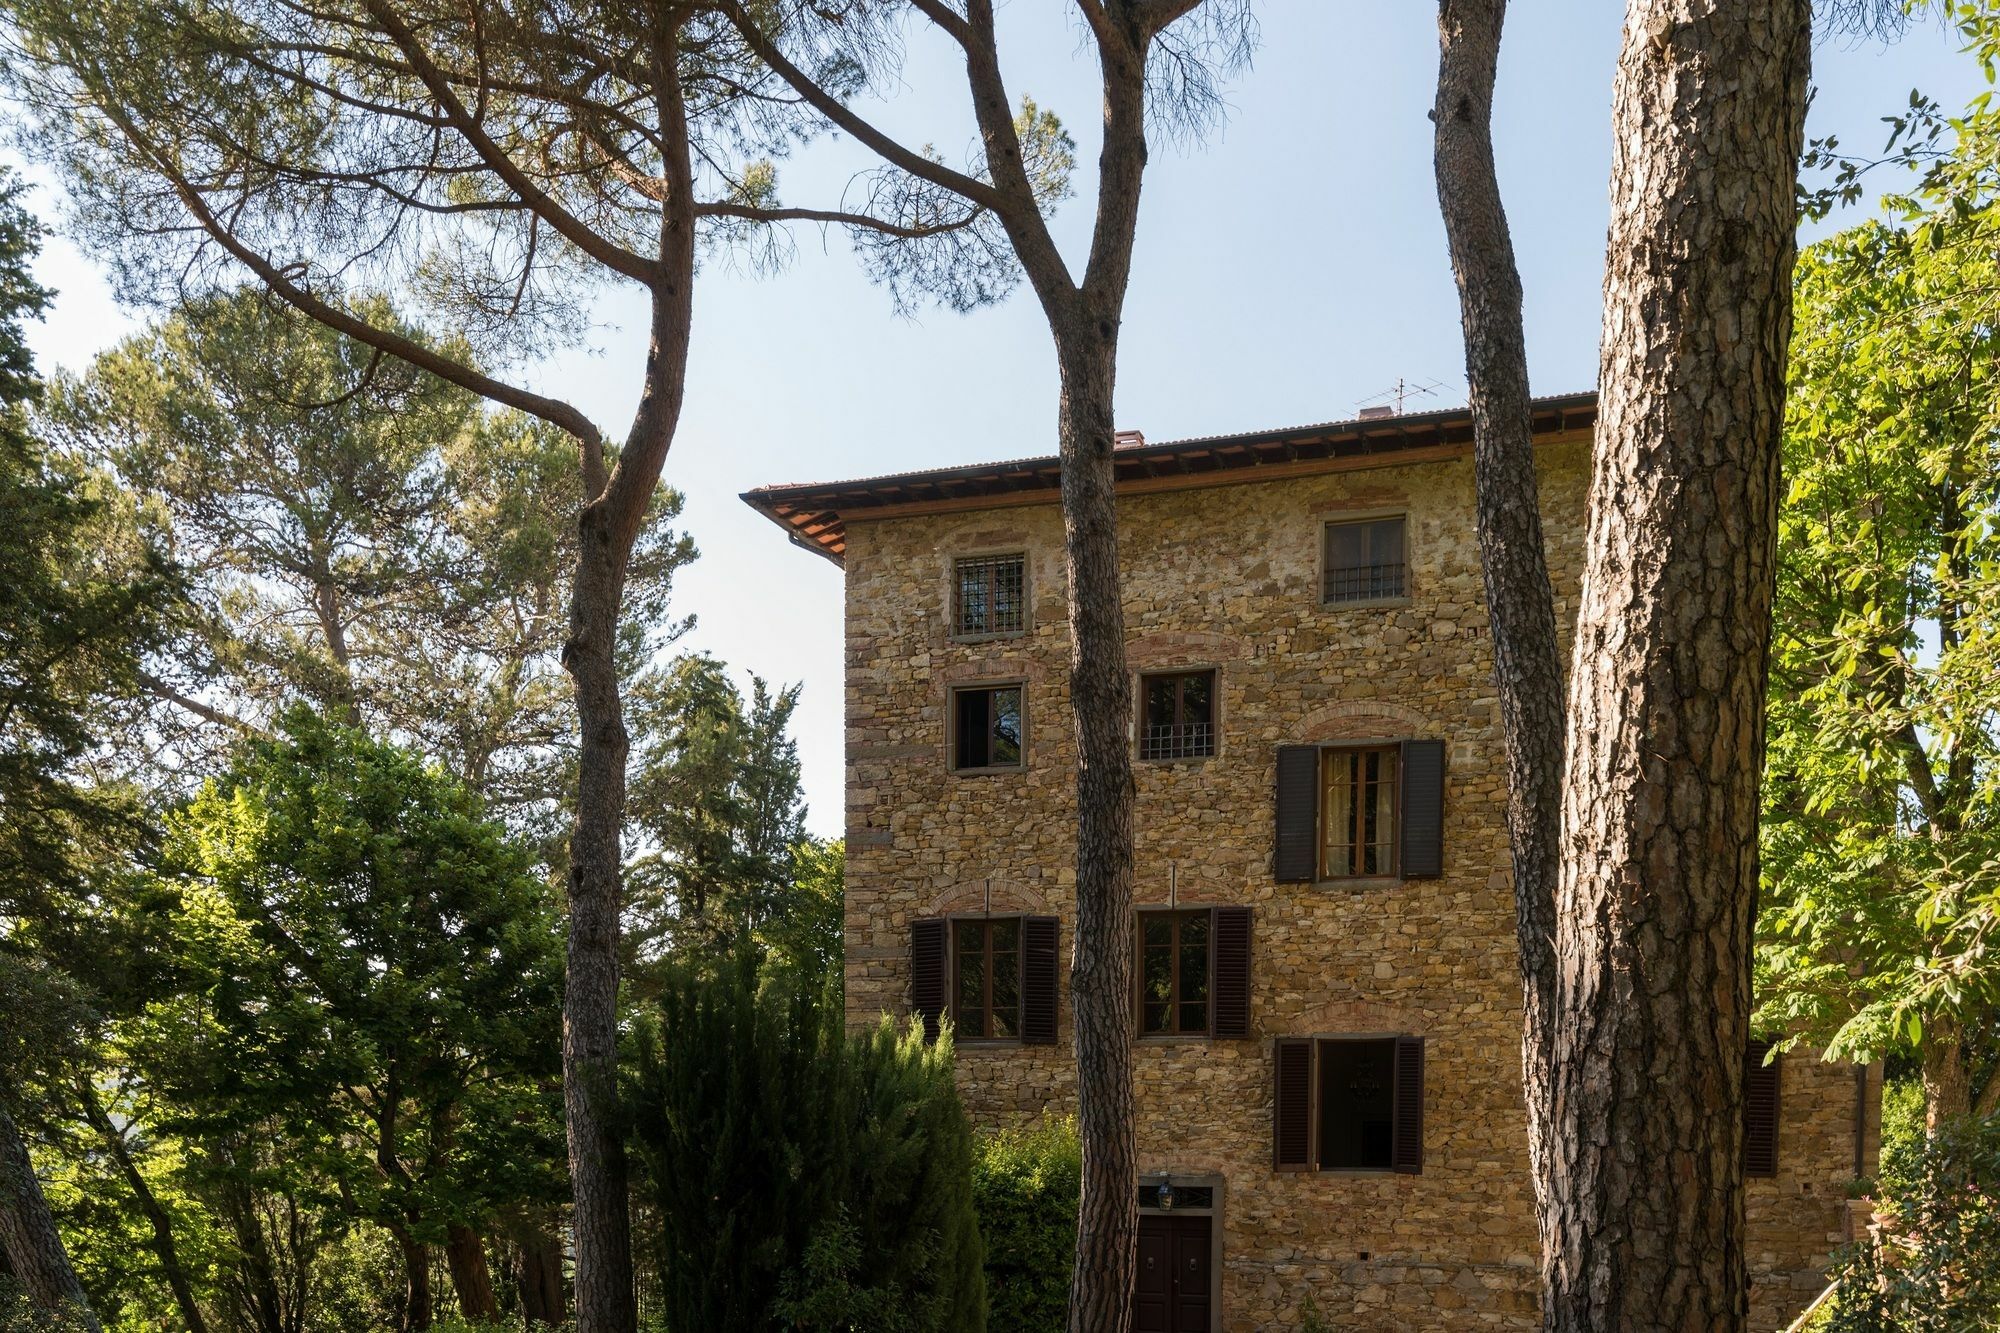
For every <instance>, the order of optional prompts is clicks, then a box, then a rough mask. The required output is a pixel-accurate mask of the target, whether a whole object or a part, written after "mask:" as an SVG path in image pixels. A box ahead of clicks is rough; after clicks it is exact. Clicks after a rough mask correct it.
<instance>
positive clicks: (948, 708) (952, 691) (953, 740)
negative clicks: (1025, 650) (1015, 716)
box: [944, 677, 1028, 777]
mask: <svg viewBox="0 0 2000 1333" xmlns="http://www.w3.org/2000/svg"><path fill="white" fill-rule="evenodd" d="M994 690H1016V691H1018V692H1019V693H1020V696H1021V758H1020V760H1019V761H1018V762H1016V763H1012V764H986V765H983V766H981V767H977V768H961V767H959V763H958V727H959V722H958V696H959V695H961V694H968V693H975V692H978V693H989V692H991V691H994ZM944 698H945V707H944V758H945V767H946V768H948V769H949V770H951V772H953V773H956V774H959V775H961V776H966V777H978V776H982V775H985V774H989V773H1019V772H1022V771H1024V770H1025V769H1026V768H1027V767H1028V682H1027V680H1026V679H1025V678H1023V677H1014V678H1011V679H1006V680H980V681H965V682H963V683H958V684H953V685H950V686H948V687H947V688H946V690H945V696H944Z"/></svg>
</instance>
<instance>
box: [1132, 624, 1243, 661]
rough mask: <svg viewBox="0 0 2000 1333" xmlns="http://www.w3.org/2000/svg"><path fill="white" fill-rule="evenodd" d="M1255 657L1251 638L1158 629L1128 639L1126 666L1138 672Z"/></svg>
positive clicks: (1199, 631) (1202, 631)
mask: <svg viewBox="0 0 2000 1333" xmlns="http://www.w3.org/2000/svg"><path fill="white" fill-rule="evenodd" d="M1253 656H1255V653H1254V652H1253V650H1252V649H1251V646H1250V641H1249V640H1248V639H1245V638H1242V637H1240V636H1238V635H1235V634H1216V633H1212V632H1210V631H1208V630H1158V631H1155V632H1154V633H1151V634H1141V635H1139V636H1138V637H1137V638H1133V639H1127V640H1126V641H1125V661H1126V665H1127V666H1130V667H1131V668H1132V669H1134V670H1136V671H1152V670H1154V669H1156V668H1159V667H1177V666H1211V665H1213V664H1215V663H1217V662H1241V661H1247V660H1248V659H1249V658H1251V657H1253Z"/></svg>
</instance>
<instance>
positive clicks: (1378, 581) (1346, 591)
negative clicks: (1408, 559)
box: [1320, 514, 1409, 606]
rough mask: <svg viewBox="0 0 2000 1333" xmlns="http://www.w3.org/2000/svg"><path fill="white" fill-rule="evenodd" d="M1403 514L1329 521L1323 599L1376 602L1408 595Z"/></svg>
mask: <svg viewBox="0 0 2000 1333" xmlns="http://www.w3.org/2000/svg"><path fill="white" fill-rule="evenodd" d="M1403 526H1404V522H1403V516H1402V515H1401V514H1398V515H1396V516H1394V517H1393V518H1371V519H1365V520H1362V521H1360V522H1356V523H1329V524H1327V525H1326V537H1325V550H1324V553H1323V559H1322V562H1321V563H1322V568H1323V569H1324V574H1323V578H1324V584H1323V586H1322V589H1321V594H1320V600H1321V601H1323V602H1325V603H1326V604H1327V605H1329V606H1332V605H1335V604H1337V603H1340V602H1373V601H1382V600H1385V599H1388V598H1395V597H1406V596H1408V595H1409V576H1408V568H1409V567H1408V566H1407V565H1406V564H1405V563H1404V559H1405V557H1404V551H1403Z"/></svg>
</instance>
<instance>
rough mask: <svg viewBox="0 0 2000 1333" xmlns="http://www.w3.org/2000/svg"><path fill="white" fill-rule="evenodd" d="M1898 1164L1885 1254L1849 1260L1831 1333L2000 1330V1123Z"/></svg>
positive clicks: (1949, 1138)
mask: <svg viewBox="0 0 2000 1333" xmlns="http://www.w3.org/2000/svg"><path fill="white" fill-rule="evenodd" d="M1898 1157H1899V1160H1895V1161H1891V1160H1890V1159H1889V1158H1888V1155H1887V1154H1886V1152H1885V1160H1884V1164H1883V1177H1884V1180H1885V1182H1890V1183H1891V1184H1892V1188H1891V1189H1889V1190H1886V1191H1885V1198H1884V1200H1883V1203H1884V1205H1885V1210H1886V1211H1887V1212H1888V1213H1889V1214H1890V1215H1891V1217H1892V1221H1891V1222H1890V1223H1889V1225H1888V1226H1886V1227H1885V1228H1884V1232H1885V1234H1884V1238H1883V1240H1882V1242H1881V1244H1880V1245H1879V1246H1877V1245H1869V1244H1863V1245H1858V1246H1855V1247H1853V1248H1851V1249H1850V1250H1849V1251H1848V1252H1847V1253H1846V1254H1845V1255H1844V1256H1843V1258H1842V1260H1841V1263H1840V1265H1839V1267H1838V1269H1837V1271H1836V1274H1835V1277H1836V1279H1837V1280H1838V1281H1839V1283H1840V1294H1839V1295H1838V1296H1836V1297H1835V1299H1834V1301H1833V1302H1832V1305H1831V1311H1830V1313H1829V1314H1828V1316H1827V1318H1826V1320H1825V1323H1824V1325H1823V1327H1824V1328H1825V1329H1826V1330H1827V1331H1828V1333H1969V1331H1970V1330H1973V1329H1991V1328H1996V1327H2000V1119H1992V1120H1986V1121H1984V1122H1971V1123H1967V1124H1963V1125H1959V1126H1956V1127H1953V1128H1949V1129H1946V1130H1944V1131H1943V1132H1941V1133H1940V1134H1938V1135H1937V1136H1936V1137H1935V1138H1933V1139H1931V1140H1929V1141H1927V1142H1922V1143H1919V1144H1917V1145H1914V1146H1913V1147H1911V1148H1910V1149H1908V1150H1907V1151H1905V1152H1904V1153H1901V1154H1899V1155H1898Z"/></svg>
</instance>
